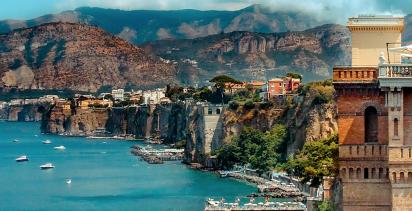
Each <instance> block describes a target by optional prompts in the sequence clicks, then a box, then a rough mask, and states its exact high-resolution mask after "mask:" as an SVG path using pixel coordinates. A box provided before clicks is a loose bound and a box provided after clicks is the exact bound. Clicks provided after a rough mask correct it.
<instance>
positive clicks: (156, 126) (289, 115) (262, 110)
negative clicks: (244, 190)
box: [42, 93, 337, 167]
mask: <svg viewBox="0 0 412 211" xmlns="http://www.w3.org/2000/svg"><path fill="white" fill-rule="evenodd" d="M315 100H316V95H315V94H313V93H308V94H305V95H297V96H288V97H284V98H279V99H277V100H276V101H274V102H273V105H271V106H264V107H263V106H262V105H258V104H256V105H255V108H252V109H246V108H244V107H242V106H240V107H239V108H237V109H236V110H232V109H230V108H223V107H221V106H218V105H194V104H183V103H173V104H167V105H156V106H155V105H151V106H148V107H126V108H112V109H108V110H104V109H103V110H93V109H87V110H82V109H74V110H66V111H64V110H59V109H56V108H53V109H51V110H50V112H48V113H47V115H46V117H45V118H44V121H43V127H42V131H43V132H48V133H54V134H68V135H93V132H94V131H95V130H96V129H97V128H105V129H106V131H108V132H110V133H111V134H112V135H125V134H132V135H134V136H135V137H136V138H144V137H148V136H150V135H160V138H161V139H164V142H165V143H177V142H180V141H185V142H186V145H185V159H184V161H185V162H186V163H200V164H202V165H204V166H209V167H210V166H213V164H211V163H210V162H209V159H208V158H210V156H211V153H212V152H213V151H214V150H216V149H218V148H219V147H221V146H222V145H224V144H226V143H229V142H230V141H231V140H232V137H234V136H237V135H239V134H240V132H241V131H242V129H243V128H244V127H253V128H255V129H258V130H261V131H267V130H270V129H271V128H272V127H273V125H275V124H278V123H280V124H284V125H285V126H286V127H287V130H288V139H287V143H286V150H287V154H292V153H295V152H296V151H297V150H299V149H301V148H302V147H303V145H304V143H305V142H309V141H313V140H318V139H321V138H326V137H328V136H330V135H331V134H333V133H335V132H336V131H337V122H336V121H337V120H336V106H335V105H334V104H333V103H328V104H325V103H317V101H315ZM209 112H210V113H209Z"/></svg>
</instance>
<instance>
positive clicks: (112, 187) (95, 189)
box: [0, 122, 256, 211]
mask: <svg viewBox="0 0 412 211" xmlns="http://www.w3.org/2000/svg"><path fill="white" fill-rule="evenodd" d="M47 139H48V140H50V141H51V142H52V143H51V144H43V143H42V141H45V140H47ZM15 140H17V141H15ZM134 144H143V143H141V142H136V141H119V140H94V139H86V138H84V137H63V136H56V135H45V134H41V133H40V124H39V123H33V122H0V210H1V211H3V210H7V211H8V210H13V211H14V210H142V211H144V210H150V211H156V210H178V211H180V210H181V211H186V210H187V211H189V210H190V211H196V210H203V209H204V207H205V200H206V199H207V198H209V197H211V198H214V199H217V200H220V199H221V198H222V197H223V198H224V199H225V200H226V201H234V200H235V199H236V198H237V197H240V198H242V197H244V196H246V195H248V194H251V193H253V192H256V187H255V186H253V185H251V184H248V183H245V182H241V181H237V180H234V179H230V178H220V177H219V176H218V175H216V174H214V173H211V172H201V171H198V170H193V169H190V168H188V167H187V166H186V165H184V164H182V163H180V162H166V163H165V164H157V165H153V164H147V163H145V162H144V161H141V160H140V159H139V158H138V157H136V156H133V155H132V154H131V153H130V150H131V149H130V147H131V146H133V145H134ZM60 145H63V146H65V147H66V149H65V150H64V151H59V150H55V149H54V147H56V146H60ZM21 155H27V156H28V158H29V161H28V162H22V163H18V162H16V161H15V159H16V158H17V157H19V156H21ZM48 162H51V163H53V165H54V166H55V168H54V169H49V170H41V169H40V167H39V166H40V165H42V164H45V163H48ZM67 179H70V180H71V183H70V184H67V183H66V180H67ZM242 199H243V198H242Z"/></svg>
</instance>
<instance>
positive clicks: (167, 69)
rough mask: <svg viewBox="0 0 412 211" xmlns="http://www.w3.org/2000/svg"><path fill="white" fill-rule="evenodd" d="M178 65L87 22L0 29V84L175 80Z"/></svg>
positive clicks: (81, 86)
mask: <svg viewBox="0 0 412 211" xmlns="http://www.w3.org/2000/svg"><path fill="white" fill-rule="evenodd" d="M176 74H177V70H176V68H175V67H174V66H173V65H170V64H166V63H164V62H162V61H160V60H159V58H156V57H152V56H149V55H147V54H146V53H145V52H144V50H142V49H141V48H138V47H136V46H134V45H132V44H130V43H128V42H127V41H125V40H123V39H120V38H118V37H116V36H113V35H112V34H110V33H108V32H106V31H104V30H102V29H100V28H97V27H94V26H89V25H85V24H77V23H48V24H44V25H39V26H35V27H32V28H24V29H18V30H14V31H12V32H9V33H7V34H1V35H0V78H1V79H0V87H3V88H4V87H18V88H20V89H72V90H77V91H92V92H94V91H97V90H98V89H101V88H104V87H110V86H112V87H124V86H136V87H157V86H163V85H165V84H168V83H177V81H176Z"/></svg>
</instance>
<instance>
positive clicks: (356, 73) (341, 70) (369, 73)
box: [333, 67, 378, 83]
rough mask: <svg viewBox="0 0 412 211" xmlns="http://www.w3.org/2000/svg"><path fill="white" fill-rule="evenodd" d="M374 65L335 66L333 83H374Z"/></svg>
mask: <svg viewBox="0 0 412 211" xmlns="http://www.w3.org/2000/svg"><path fill="white" fill-rule="evenodd" d="M377 72H378V69H377V68H376V67H335V68H333V83H376V82H377V78H378V74H377Z"/></svg>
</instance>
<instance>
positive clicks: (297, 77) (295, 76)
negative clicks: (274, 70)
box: [286, 72, 303, 80]
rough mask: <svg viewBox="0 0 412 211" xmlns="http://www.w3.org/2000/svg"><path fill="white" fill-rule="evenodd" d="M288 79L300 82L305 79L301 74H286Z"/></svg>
mask: <svg viewBox="0 0 412 211" xmlns="http://www.w3.org/2000/svg"><path fill="white" fill-rule="evenodd" d="M286 77H290V78H296V79H300V80H302V78H303V77H302V75H301V74H298V73H293V72H289V73H286Z"/></svg>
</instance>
